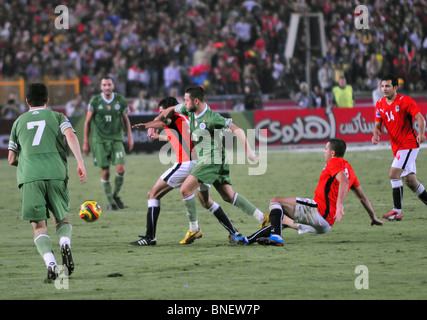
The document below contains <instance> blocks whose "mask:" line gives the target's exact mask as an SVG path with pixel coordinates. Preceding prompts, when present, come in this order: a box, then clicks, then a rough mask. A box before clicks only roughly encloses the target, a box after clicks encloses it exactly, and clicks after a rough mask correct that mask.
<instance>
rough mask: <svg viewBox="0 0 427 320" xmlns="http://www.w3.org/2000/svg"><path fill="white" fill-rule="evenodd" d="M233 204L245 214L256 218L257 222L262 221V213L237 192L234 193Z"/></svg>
mask: <svg viewBox="0 0 427 320" xmlns="http://www.w3.org/2000/svg"><path fill="white" fill-rule="evenodd" d="M233 205H234V206H236V207H237V208H239V209H240V210H242V211H243V212H244V213H246V214H247V215H249V216H253V217H254V218H255V219H257V220H258V222H259V223H262V221H263V220H264V214H263V213H262V212H261V211H260V210H258V209H257V207H255V206H254V205H253V204H252V203H251V202H250V201H249V200H248V199H246V198H245V197H244V196H242V195H240V194H238V193H236V194H235V195H234V201H233Z"/></svg>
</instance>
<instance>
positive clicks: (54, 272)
mask: <svg viewBox="0 0 427 320" xmlns="http://www.w3.org/2000/svg"><path fill="white" fill-rule="evenodd" d="M58 275H59V274H58V266H57V265H56V264H55V263H54V262H51V263H49V266H48V267H47V278H46V279H45V281H44V282H45V283H51V282H52V281H53V280H55V279H56V278H58Z"/></svg>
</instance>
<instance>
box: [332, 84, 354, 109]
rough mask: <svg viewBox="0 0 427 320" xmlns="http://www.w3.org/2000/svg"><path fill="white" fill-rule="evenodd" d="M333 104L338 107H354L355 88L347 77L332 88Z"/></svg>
mask: <svg viewBox="0 0 427 320" xmlns="http://www.w3.org/2000/svg"><path fill="white" fill-rule="evenodd" d="M332 94H333V99H332V106H335V107H338V108H353V106H354V97H353V88H352V87H351V85H349V84H347V80H346V79H345V77H341V78H340V79H339V80H338V85H337V86H334V87H333V88H332Z"/></svg>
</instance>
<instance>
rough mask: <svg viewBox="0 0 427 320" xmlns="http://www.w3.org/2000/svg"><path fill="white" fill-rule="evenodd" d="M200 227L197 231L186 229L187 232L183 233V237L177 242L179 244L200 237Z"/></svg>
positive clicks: (190, 241) (188, 242) (187, 242)
mask: <svg viewBox="0 0 427 320" xmlns="http://www.w3.org/2000/svg"><path fill="white" fill-rule="evenodd" d="M202 235H203V234H202V229H200V228H199V230H197V232H194V231H191V230H188V231H187V234H186V235H185V237H184V239H182V240H181V241H180V242H179V243H180V244H190V243H193V242H194V240H196V239H199V238H201V237H202Z"/></svg>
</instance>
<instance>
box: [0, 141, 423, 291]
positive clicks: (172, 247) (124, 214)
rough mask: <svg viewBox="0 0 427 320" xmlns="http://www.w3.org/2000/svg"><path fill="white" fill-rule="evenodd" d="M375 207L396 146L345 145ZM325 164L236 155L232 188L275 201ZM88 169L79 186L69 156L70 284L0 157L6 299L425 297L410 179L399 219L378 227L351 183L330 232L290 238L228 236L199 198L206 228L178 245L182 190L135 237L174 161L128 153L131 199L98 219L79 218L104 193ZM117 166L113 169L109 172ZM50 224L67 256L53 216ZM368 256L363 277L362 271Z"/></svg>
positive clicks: (383, 201)
mask: <svg viewBox="0 0 427 320" xmlns="http://www.w3.org/2000/svg"><path fill="white" fill-rule="evenodd" d="M426 156H427V151H426V149H421V151H420V153H419V155H418V161H417V163H418V174H417V176H418V178H419V180H420V181H421V182H423V183H424V185H425V186H427V170H426V165H425V161H424V159H425V158H426ZM346 159H348V160H349V161H350V163H351V164H352V166H353V168H354V170H355V172H356V174H357V175H358V178H359V181H360V183H361V184H362V187H363V189H364V190H365V192H366V193H367V195H368V197H369V198H370V200H371V202H372V204H373V207H374V209H375V210H376V213H377V216H379V217H381V216H382V214H384V213H386V212H388V211H389V210H390V209H391V206H392V197H391V187H390V183H389V180H388V171H389V168H390V163H391V160H392V154H391V151H390V150H370V151H352V150H351V149H350V150H349V151H347V154H346ZM323 166H324V157H323V152H322V151H316V152H313V151H283V152H271V153H269V154H268V166H267V172H266V173H265V174H264V175H261V176H248V165H237V164H233V165H232V166H231V173H232V180H233V188H234V190H235V191H236V192H239V193H241V194H243V195H245V196H246V197H247V198H248V199H250V200H251V201H252V202H253V203H254V204H255V205H256V206H257V207H258V208H260V209H261V210H263V211H265V212H267V211H268V203H269V200H270V199H271V198H272V197H274V196H300V197H313V192H314V189H315V187H316V184H317V180H318V177H319V175H320V172H321V170H322V168H323ZM86 167H87V170H88V180H87V182H86V183H85V184H84V185H82V186H81V185H80V184H79V182H78V179H77V177H76V174H75V169H76V163H75V161H74V158H73V157H72V156H71V157H70V158H69V169H70V183H69V188H70V193H71V194H70V195H71V209H70V217H69V220H70V222H71V224H72V225H73V236H72V249H73V254H74V260H75V263H76V268H75V271H74V273H73V274H72V276H71V277H70V279H69V280H68V283H67V284H66V287H65V283H64V288H63V289H57V288H56V287H55V285H54V284H44V283H43V280H44V278H45V276H46V270H45V266H44V263H43V261H42V259H41V257H40V256H39V254H38V253H37V250H36V248H35V246H34V243H33V236H32V228H31V226H30V225H29V224H28V223H27V222H24V221H22V220H21V204H20V202H21V200H20V194H19V191H18V189H17V187H16V176H15V171H16V169H15V168H14V167H11V166H9V164H8V163H7V160H6V159H2V160H0V172H1V184H0V209H1V218H2V219H1V221H2V222H1V224H0V288H1V290H0V299H1V300H4V299H144V300H149V299H156V300H157V299H158V300H176V299H184V300H187V299H188V300H201V299H206V300H242V299H243V300H271V299H427V290H426V287H427V270H426V268H425V266H426V265H427V233H426V228H427V208H426V207H425V206H424V205H423V204H422V203H421V202H420V201H419V200H418V199H417V197H416V196H415V195H414V194H412V192H410V191H409V189H408V188H407V187H405V189H404V200H403V215H404V218H403V220H402V221H401V222H387V223H386V224H385V225H384V226H383V227H371V226H370V224H369V218H368V215H367V213H366V212H365V211H364V209H363V208H362V206H361V204H360V203H358V201H357V199H356V198H355V196H354V195H353V194H352V193H351V192H350V193H349V195H348V196H347V198H346V201H345V216H344V217H343V219H342V220H341V222H339V223H336V224H335V225H334V227H333V228H332V230H331V231H330V232H329V233H327V234H324V235H310V234H309V235H298V234H297V233H296V231H295V230H290V229H285V230H284V240H285V246H284V247H281V248H280V247H263V246H260V245H257V244H255V245H252V246H249V247H247V246H236V247H235V246H231V245H229V244H228V239H227V232H226V231H225V229H224V228H223V227H222V226H221V225H220V224H219V223H218V222H217V221H216V219H215V218H214V217H213V215H212V214H211V213H210V212H208V211H207V210H205V209H203V208H202V207H201V206H200V205H199V206H198V209H199V224H200V226H201V228H202V230H203V238H201V239H198V240H196V241H195V242H194V243H193V244H191V245H186V246H183V245H179V244H178V242H179V241H180V240H181V239H182V238H183V237H184V235H185V232H186V231H187V229H188V220H187V218H186V216H185V214H184V205H183V203H182V200H181V199H180V195H179V192H178V191H177V190H174V191H172V192H171V193H169V194H168V195H166V196H165V197H164V198H163V199H162V201H161V205H162V206H161V214H160V218H159V221H158V228H157V243H158V244H157V246H153V247H129V246H128V243H129V242H130V241H134V240H136V239H137V238H138V237H137V235H138V234H144V233H145V214H146V210H147V209H146V207H147V204H146V203H147V201H146V194H147V192H148V190H149V189H150V188H151V186H152V185H153V184H154V182H155V181H156V180H157V179H158V177H159V176H160V175H161V174H162V173H163V172H164V171H165V170H166V168H168V166H165V165H161V164H159V159H158V156H157V155H143V154H139V155H128V156H127V173H126V179H125V183H124V186H123V189H122V193H121V196H122V199H123V200H124V202H125V203H126V204H127V205H128V206H129V207H128V208H126V209H124V210H120V211H117V212H111V211H107V210H104V211H103V212H102V215H101V217H100V219H99V220H98V221H96V222H94V223H87V222H85V221H83V220H81V219H80V218H79V217H78V215H77V211H78V208H79V205H80V204H81V203H82V202H83V201H84V200H88V199H94V200H98V201H99V202H100V204H101V205H102V206H103V207H105V206H106V201H105V196H104V194H103V191H102V188H101V185H100V182H99V181H100V170H99V168H96V167H94V166H93V165H92V158H91V157H86ZM112 176H113V175H112ZM212 196H213V199H214V200H215V201H217V202H218V203H219V204H220V205H221V206H222V207H223V208H224V210H225V212H226V213H227V214H228V215H229V217H230V218H231V220H232V221H233V223H234V224H235V226H236V227H237V228H238V229H239V231H240V232H242V233H243V234H245V235H249V234H251V233H252V232H254V231H256V230H257V229H258V227H259V225H258V223H257V222H256V221H255V219H254V218H252V217H249V216H247V215H245V214H244V213H242V212H241V211H239V210H238V209H237V208H235V207H232V206H231V205H229V204H227V203H225V202H223V201H222V199H220V197H219V195H218V193H217V192H216V191H215V190H212ZM48 227H49V230H48V232H49V234H50V236H51V239H52V242H53V244H54V254H55V256H56V259H57V260H58V262H59V261H60V260H61V259H60V253H59V246H58V244H57V243H58V239H57V237H56V235H55V232H54V229H53V226H52V223H51V222H49V223H48ZM358 266H365V267H366V269H365V270H366V271H368V273H364V275H365V276H367V277H366V279H365V280H364V282H363V284H364V285H365V288H366V286H367V287H368V288H367V289H357V287H356V284H357V283H360V281H359V280H358V276H360V275H361V274H359V273H356V272H355V270H356V268H357V267H358Z"/></svg>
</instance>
